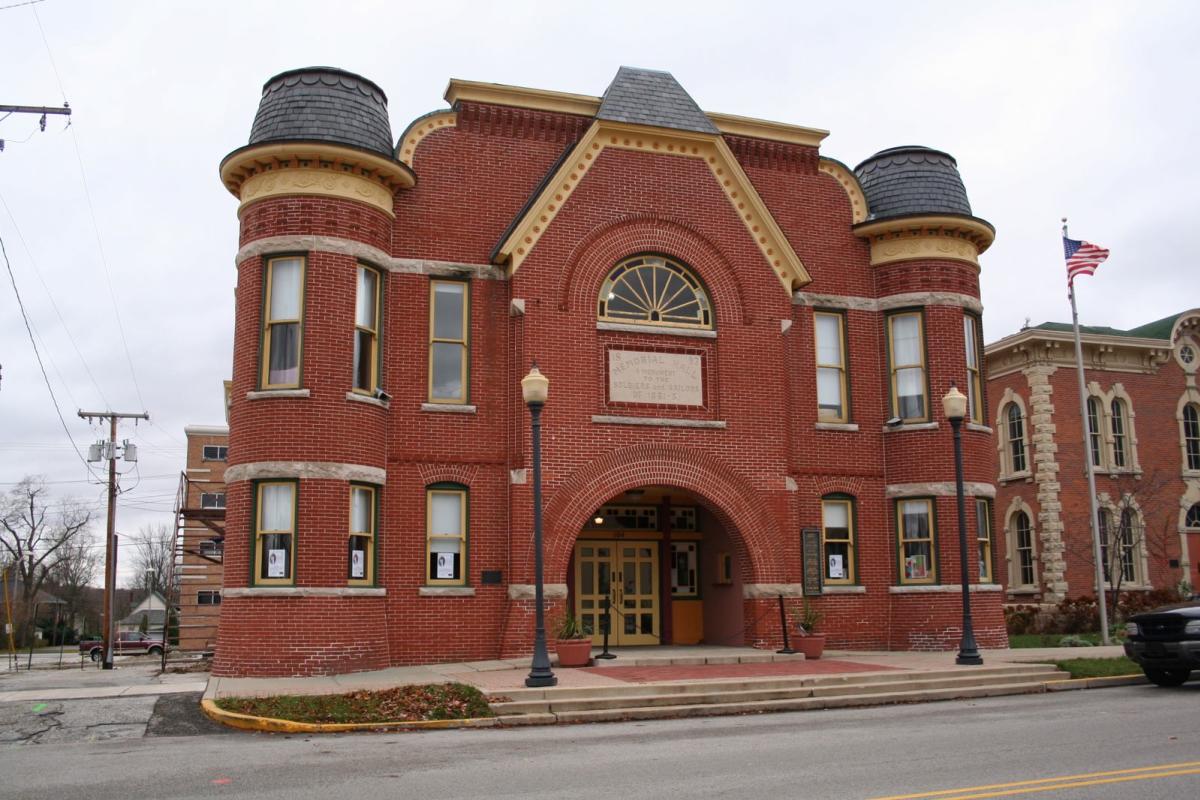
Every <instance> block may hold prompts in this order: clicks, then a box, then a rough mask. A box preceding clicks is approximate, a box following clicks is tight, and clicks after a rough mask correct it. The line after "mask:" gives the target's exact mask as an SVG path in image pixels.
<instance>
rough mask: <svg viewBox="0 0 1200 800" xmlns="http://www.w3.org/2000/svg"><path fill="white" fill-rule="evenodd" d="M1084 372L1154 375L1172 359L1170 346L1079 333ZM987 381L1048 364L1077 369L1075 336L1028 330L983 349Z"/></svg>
mask: <svg viewBox="0 0 1200 800" xmlns="http://www.w3.org/2000/svg"><path fill="white" fill-rule="evenodd" d="M1079 340H1080V344H1081V345H1082V349H1083V368H1084V369H1085V370H1103V371H1105V372H1133V373H1141V374H1144V375H1151V374H1154V373H1155V372H1157V371H1158V369H1159V368H1160V367H1161V366H1162V365H1163V364H1165V363H1167V361H1169V360H1170V359H1171V346H1170V344H1169V343H1168V342H1167V341H1166V340H1163V339H1143V338H1138V337H1133V336H1110V335H1105V334H1096V333H1080V335H1079ZM983 352H984V359H985V360H986V362H987V375H988V380H989V381H990V380H994V379H996V378H999V377H1003V376H1004V375H1008V374H1011V373H1013V372H1017V371H1019V370H1022V369H1025V368H1027V367H1030V366H1033V365H1038V364H1045V365H1054V366H1059V367H1074V366H1075V334H1074V333H1072V332H1071V331H1052V330H1046V329H1044V328H1026V329H1025V330H1022V331H1018V332H1017V333H1014V334H1012V335H1011V336H1005V337H1004V338H1003V339H999V340H998V341H995V342H992V343H991V344H989V345H987V346H986V347H984V349H983Z"/></svg>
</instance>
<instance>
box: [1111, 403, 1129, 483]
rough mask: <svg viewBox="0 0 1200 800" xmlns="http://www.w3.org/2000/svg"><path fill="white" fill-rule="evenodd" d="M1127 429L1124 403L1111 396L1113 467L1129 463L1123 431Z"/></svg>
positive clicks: (1127, 448) (1122, 467) (1126, 442)
mask: <svg viewBox="0 0 1200 800" xmlns="http://www.w3.org/2000/svg"><path fill="white" fill-rule="evenodd" d="M1128 429H1129V420H1128V418H1127V417H1126V415H1125V404H1124V403H1123V402H1121V401H1120V400H1118V399H1117V398H1115V397H1114V398H1113V401H1112V449H1113V468H1114V469H1124V468H1125V467H1126V465H1128V463H1129V443H1128V441H1127V440H1126V437H1125V432H1126V431H1127V430H1128Z"/></svg>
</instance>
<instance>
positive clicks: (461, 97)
mask: <svg viewBox="0 0 1200 800" xmlns="http://www.w3.org/2000/svg"><path fill="white" fill-rule="evenodd" d="M601 100H602V98H599V97H594V96H592V95H586V94H570V93H568V92H552V91H547V90H545V89H529V88H526V87H523V86H506V85H504V84H500V83H479V82H477V81H463V80H458V79H457V78H455V79H451V81H450V85H449V86H447V87H446V102H447V103H449V104H450V105H451V106H454V105H455V104H456V103H459V102H461V101H465V102H469V103H488V104H491V105H498V106H514V107H516V108H528V109H532V110H534V111H549V112H552V113H557V114H577V115H579V116H584V117H594V116H596V113H597V112H598V111H599V110H600V103H601ZM705 115H706V116H707V117H708V118H709V119H710V120H711V121H712V123H713V124H714V125H716V126H717V129H718V130H720V131H721V133H727V134H729V135H731V136H750V137H753V138H756V139H768V140H770V141H774V142H787V143H789V144H798V145H803V146H805V147H818V146H820V144H821V141H822V140H823V139H824V138H825V137H826V136H828V135H829V131H826V130H821V129H820V128H807V127H804V126H802V125H789V124H787V123H785V122H772V121H771V120H765V119H754V118H752V117H739V116H737V115H735V114H718V113H714V112H711V111H706V112H705Z"/></svg>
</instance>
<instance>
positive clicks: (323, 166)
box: [221, 142, 416, 215]
mask: <svg viewBox="0 0 1200 800" xmlns="http://www.w3.org/2000/svg"><path fill="white" fill-rule="evenodd" d="M221 181H222V182H223V183H224V184H225V188H226V189H228V190H229V191H230V193H231V194H233V196H234V197H237V198H238V199H239V200H241V201H242V202H241V205H239V206H238V213H239V214H241V213H242V211H243V210H245V208H246V206H248V205H250V204H251V203H253V202H256V201H258V200H262V199H264V198H266V197H276V196H279V195H288V194H301V195H317V196H323V197H338V198H341V199H345V200H357V201H358V202H361V203H366V204H368V205H371V206H375V207H376V208H379V209H380V210H382V211H384V212H385V213H387V214H389V215H393V207H392V196H393V195H394V194H395V193H396V191H398V190H400V189H410V188H412V187H413V186H415V185H416V176H414V175H413V172H412V170H411V169H410V168H409V167H408V165H406V164H401V163H398V162H396V161H391V160H389V159H387V158H384V157H383V156H380V155H375V154H373V153H368V152H366V151H363V150H356V149H354V148H352V147H344V146H342V145H337V144H332V143H326V142H283V143H277V144H263V145H257V146H254V147H247V148H244V149H242V150H239V151H236V152H234V153H232V154H231V155H229V156H228V157H227V158H226V159H225V161H224V162H223V163H222V164H221Z"/></svg>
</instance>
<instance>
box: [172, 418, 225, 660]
mask: <svg viewBox="0 0 1200 800" xmlns="http://www.w3.org/2000/svg"><path fill="white" fill-rule="evenodd" d="M183 431H184V434H185V435H186V436H187V466H186V469H185V470H184V473H183V477H182V480H181V482H180V491H179V497H178V501H177V504H178V508H177V509H176V518H177V520H178V524H179V528H178V531H177V537H178V541H177V544H176V551H177V552H178V553H180V556H179V562H178V563H179V575H178V581H177V584H178V587H179V647H180V649H183V650H199V651H208V650H212V649H213V648H214V647H215V646H216V643H217V622H218V620H219V619H220V616H221V581H222V576H223V574H224V569H223V567H224V563H223V558H224V547H225V467H226V465H227V461H228V454H229V429H228V428H226V427H225V426H223V425H222V426H218V425H189V426H187V427H186V428H184V429H183Z"/></svg>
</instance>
